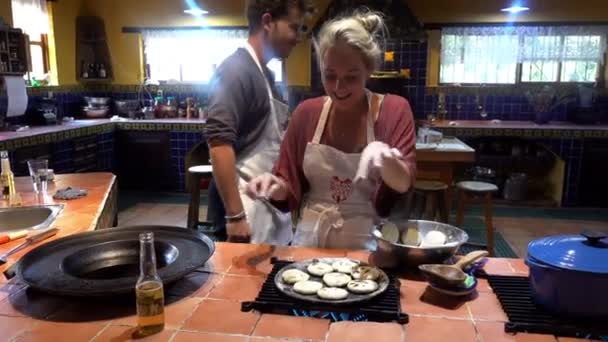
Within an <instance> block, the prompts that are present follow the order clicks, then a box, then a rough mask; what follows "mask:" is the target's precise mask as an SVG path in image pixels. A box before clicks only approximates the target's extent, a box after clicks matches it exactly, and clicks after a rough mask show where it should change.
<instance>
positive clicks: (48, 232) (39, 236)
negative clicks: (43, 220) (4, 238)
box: [0, 228, 59, 265]
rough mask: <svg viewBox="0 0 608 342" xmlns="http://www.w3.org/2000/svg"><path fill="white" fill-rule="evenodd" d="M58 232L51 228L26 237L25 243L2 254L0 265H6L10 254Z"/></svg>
mask: <svg viewBox="0 0 608 342" xmlns="http://www.w3.org/2000/svg"><path fill="white" fill-rule="evenodd" d="M58 231H59V229H58V228H51V229H47V230H45V231H42V232H39V233H36V234H33V235H32V236H28V237H27V238H26V239H25V242H23V243H21V244H19V245H17V246H15V247H13V248H11V249H10V250H9V251H8V252H6V253H4V254H3V255H2V256H0V265H3V264H5V263H6V260H7V258H8V257H9V256H11V255H12V254H14V253H16V252H18V251H20V250H22V249H23V248H25V247H28V246H29V245H33V244H35V243H37V242H40V241H42V240H45V239H48V238H50V237H51V236H54V235H55V234H57V232H58Z"/></svg>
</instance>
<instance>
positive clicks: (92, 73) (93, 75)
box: [89, 63, 97, 78]
mask: <svg viewBox="0 0 608 342" xmlns="http://www.w3.org/2000/svg"><path fill="white" fill-rule="evenodd" d="M89 78H97V72H96V71H95V65H94V64H93V63H91V64H89Z"/></svg>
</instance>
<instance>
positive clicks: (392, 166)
mask: <svg viewBox="0 0 608 342" xmlns="http://www.w3.org/2000/svg"><path fill="white" fill-rule="evenodd" d="M384 32H385V26H384V22H383V18H382V16H381V15H380V14H378V13H375V12H369V11H365V12H361V11H360V12H356V13H355V14H353V15H350V16H345V17H341V18H338V19H334V20H332V21H329V22H327V23H325V24H324V25H323V27H322V28H321V30H320V32H319V35H318V37H317V39H316V41H315V48H316V50H317V55H318V58H319V65H320V68H321V73H322V81H323V87H324V88H325V92H326V94H327V96H324V97H319V98H314V99H310V100H307V101H304V102H302V103H301V104H300V105H299V106H298V107H297V108H296V109H295V111H294V113H293V116H292V119H291V121H290V123H289V127H288V129H287V132H286V134H285V137H284V140H283V142H282V144H281V151H280V157H279V160H278V161H277V163H276V164H275V167H274V170H273V173H272V174H270V173H267V174H264V175H261V176H259V177H257V178H255V179H253V180H252V181H251V182H250V183H249V184H248V186H247V187H248V188H247V191H248V194H249V195H250V196H252V197H254V198H267V199H270V200H271V201H272V203H273V204H274V205H275V206H276V207H278V208H279V209H281V210H284V211H289V210H295V209H301V211H300V217H299V219H298V222H297V226H296V232H295V236H294V239H293V241H292V244H293V245H300V246H315V247H322V248H345V249H373V248H374V244H373V241H374V240H373V238H372V235H371V232H372V227H373V224H374V222H375V221H376V220H377V219H378V217H381V216H388V214H389V213H390V210H391V208H392V206H393V205H394V204H395V202H396V200H397V199H398V197H399V194H401V193H405V192H407V191H408V190H409V189H410V186H411V184H412V183H413V179H414V173H415V168H416V167H415V133H414V121H413V116H412V111H411V109H410V106H409V104H408V102H407V100H405V99H404V98H402V97H400V96H397V95H390V94H388V95H381V94H376V93H372V92H370V91H369V90H367V89H366V87H365V84H366V82H367V80H368V79H369V77H370V75H371V74H372V73H373V72H374V71H375V70H376V69H377V67H378V65H379V63H380V61H381V56H382V55H383V51H382V47H381V45H382V44H381V43H382V41H383V33H384ZM284 229H288V228H284Z"/></svg>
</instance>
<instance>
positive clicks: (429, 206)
mask: <svg viewBox="0 0 608 342" xmlns="http://www.w3.org/2000/svg"><path fill="white" fill-rule="evenodd" d="M447 189H448V185H447V184H445V183H443V182H439V181H426V180H416V183H414V191H415V194H416V195H417V196H416V197H418V198H416V199H415V200H414V201H415V204H414V215H415V217H416V218H420V219H424V220H431V221H435V220H436V218H437V216H439V221H440V222H444V223H448V218H449V215H448V207H447V202H446V198H447Z"/></svg>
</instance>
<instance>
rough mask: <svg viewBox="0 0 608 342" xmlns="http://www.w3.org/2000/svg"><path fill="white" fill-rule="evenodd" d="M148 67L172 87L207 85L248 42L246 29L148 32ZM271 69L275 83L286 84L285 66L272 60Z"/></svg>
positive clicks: (145, 46)
mask: <svg viewBox="0 0 608 342" xmlns="http://www.w3.org/2000/svg"><path fill="white" fill-rule="evenodd" d="M142 34H143V40H144V58H145V64H146V66H147V68H148V70H149V77H150V79H152V80H154V81H162V82H169V83H203V84H206V83H208V82H209V81H210V79H211V77H212V76H213V72H214V71H215V68H216V67H217V66H218V65H219V64H220V63H221V62H222V61H223V60H224V59H225V58H226V57H228V56H229V55H231V54H232V53H233V52H234V51H235V50H236V49H237V48H239V47H243V46H244V45H245V43H246V41H247V36H248V31H247V30H245V29H201V30H184V29H168V30H164V29H163V30H145V31H143V32H142ZM267 66H268V68H269V69H270V70H272V72H273V73H274V75H275V82H277V83H281V82H283V81H284V75H283V62H282V61H280V60H272V61H270V62H269V63H268V65H267Z"/></svg>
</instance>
